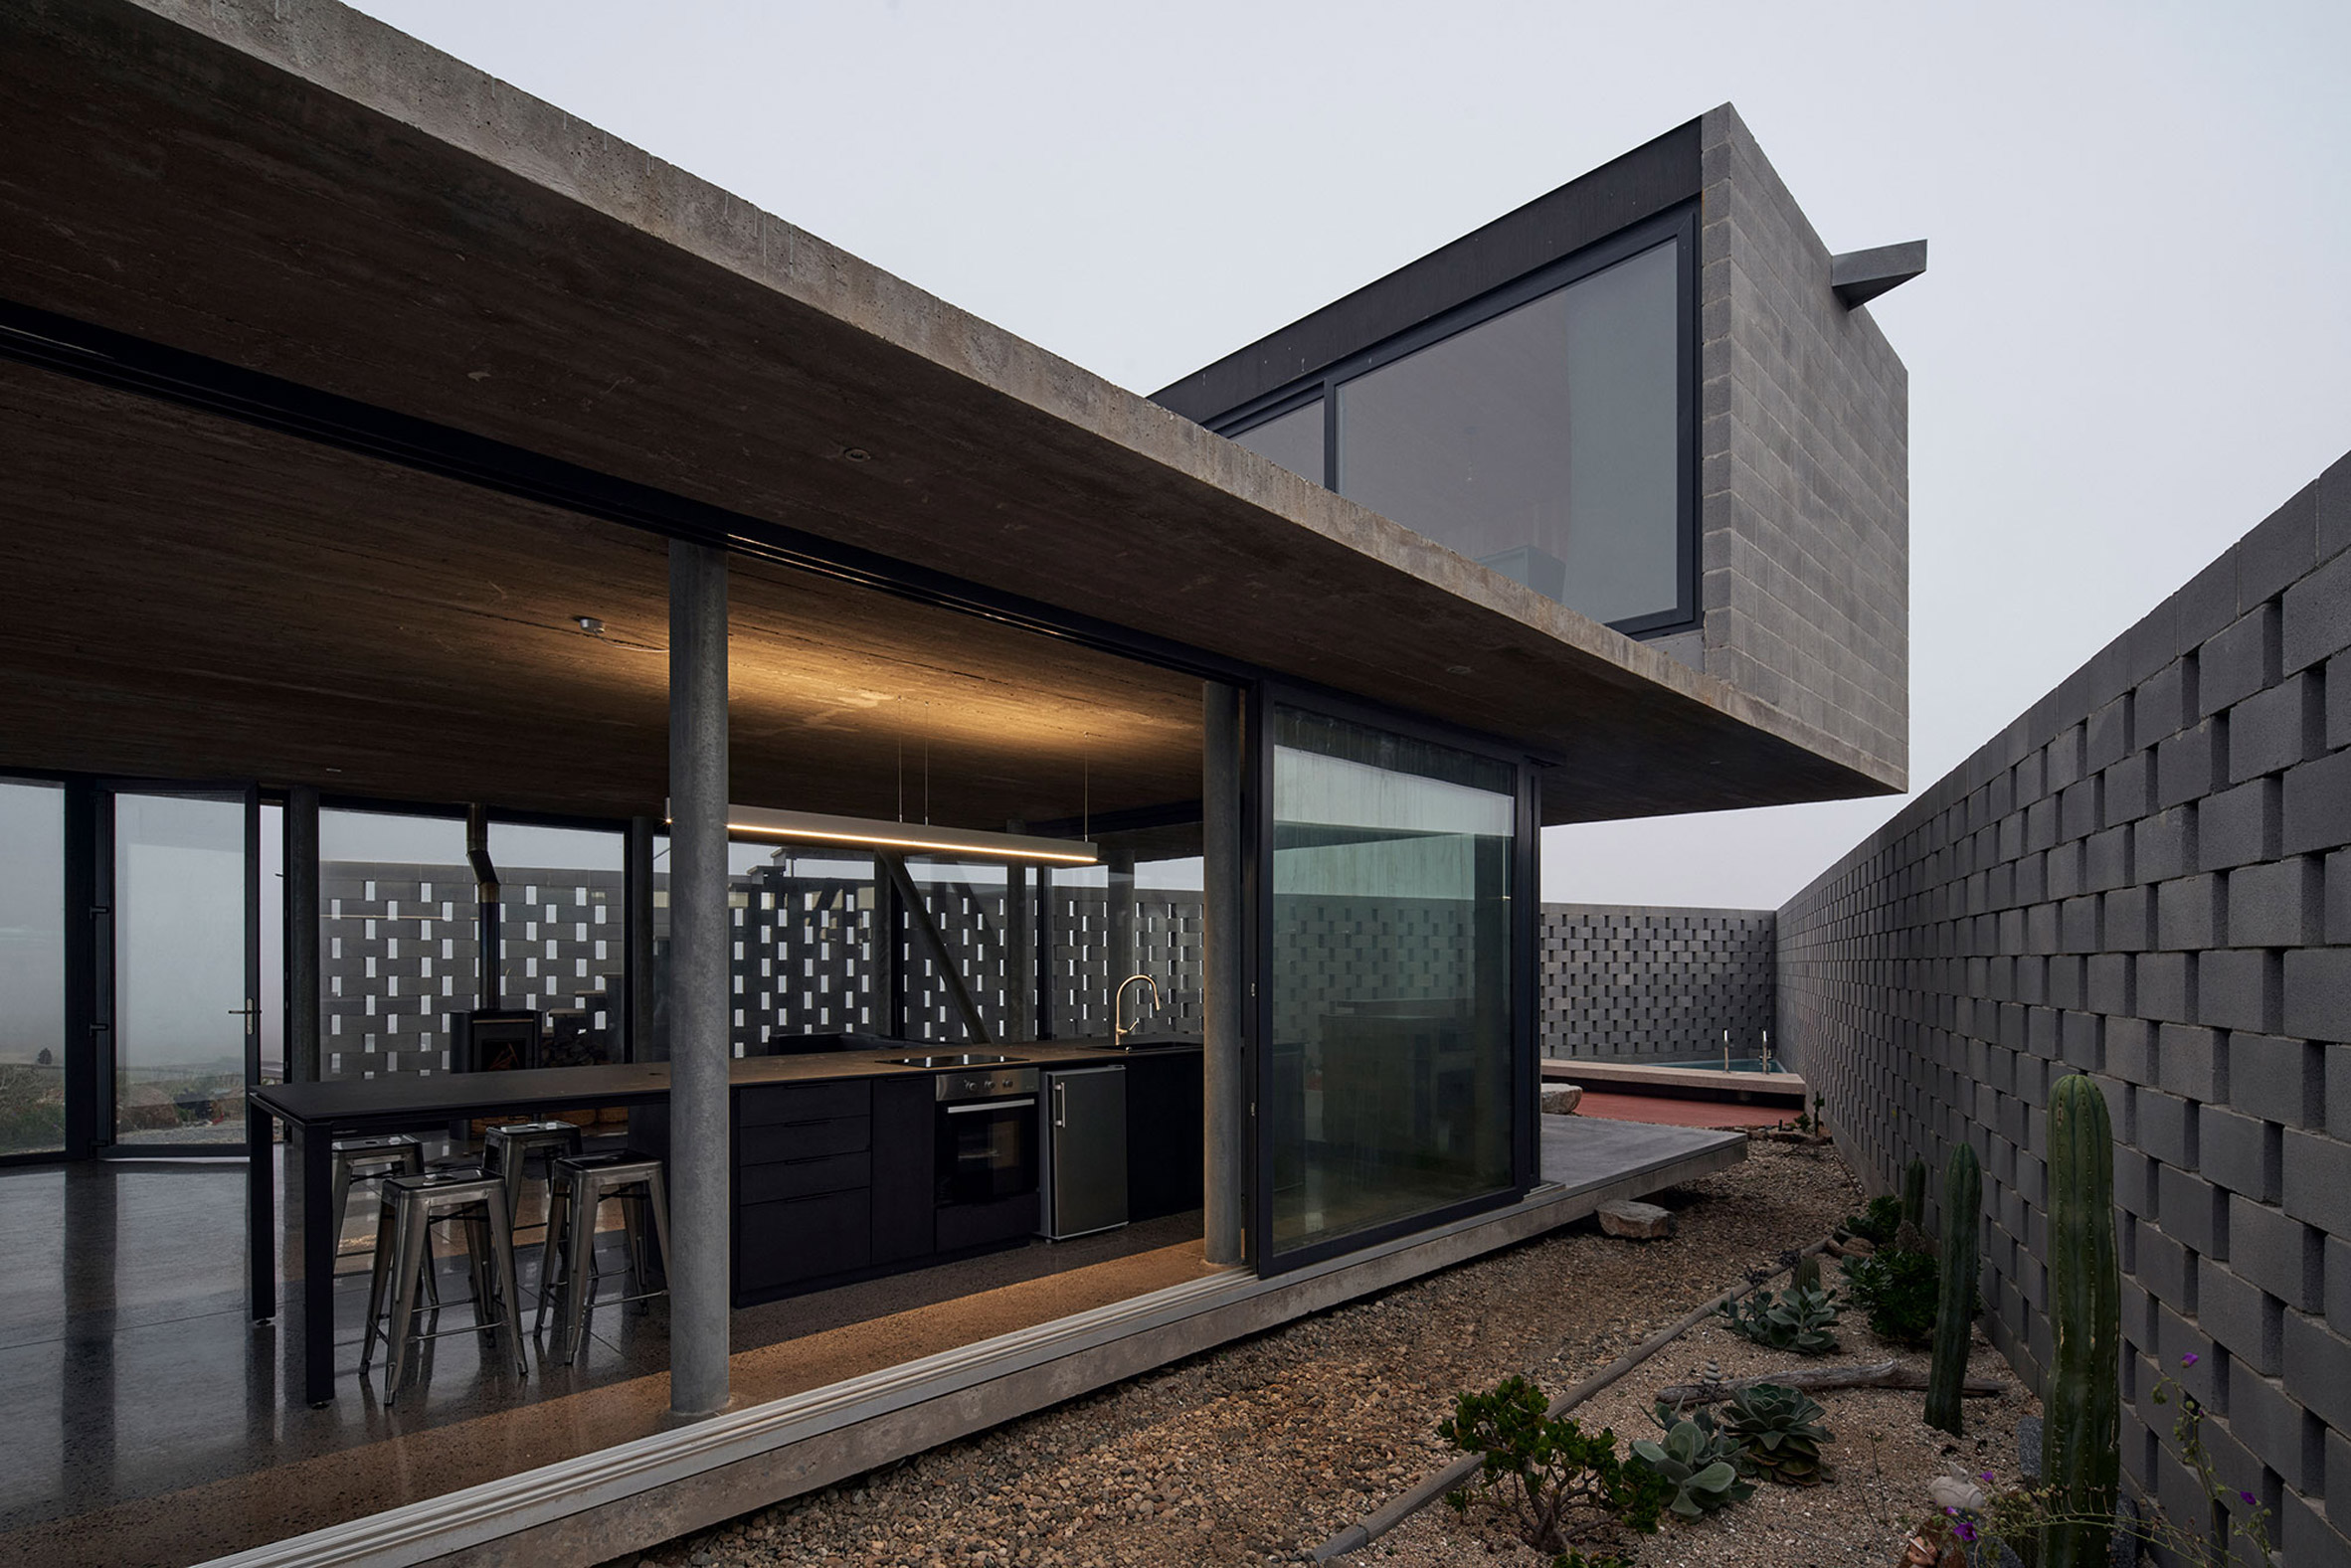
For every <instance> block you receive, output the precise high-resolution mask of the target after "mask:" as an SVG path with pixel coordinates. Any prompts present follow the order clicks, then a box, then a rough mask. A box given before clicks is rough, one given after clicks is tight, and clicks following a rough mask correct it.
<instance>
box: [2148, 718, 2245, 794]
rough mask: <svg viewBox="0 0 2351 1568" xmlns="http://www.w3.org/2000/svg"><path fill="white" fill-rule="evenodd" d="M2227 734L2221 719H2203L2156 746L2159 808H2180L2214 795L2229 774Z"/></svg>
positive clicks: (2156, 789) (2156, 785) (2165, 738)
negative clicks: (2225, 741) (2225, 740)
mask: <svg viewBox="0 0 2351 1568" xmlns="http://www.w3.org/2000/svg"><path fill="white" fill-rule="evenodd" d="M2226 731H2227V726H2226V725H2225V724H2223V723H2222V722H2221V721H2220V720H2218V719H2214V718H2200V719H2199V720H2198V721H2197V722H2196V723H2195V724H2194V725H2192V726H2191V727H2189V728H2188V729H2185V730H2182V731H2180V732H2179V733H2178V734H2177V735H2170V736H2166V737H2164V739H2163V740H2161V741H2159V742H2158V743H2156V747H2155V803H2156V804H2157V805H2159V806H2166V805H2179V804H2181V803H2183V802H2185V801H2189V800H2195V799H2200V798H2202V797H2203V796H2205V795H2208V794H2210V793H2212V792H2213V789H2214V788H2215V787H2216V786H2217V785H2219V784H2220V783H2221V782H2222V781H2223V780H2224V779H2225V778H2226V777H2227V774H2228V763H2229V760H2228V757H2227V755H2226V753H2225V750H2224V737H2225V734H2226Z"/></svg>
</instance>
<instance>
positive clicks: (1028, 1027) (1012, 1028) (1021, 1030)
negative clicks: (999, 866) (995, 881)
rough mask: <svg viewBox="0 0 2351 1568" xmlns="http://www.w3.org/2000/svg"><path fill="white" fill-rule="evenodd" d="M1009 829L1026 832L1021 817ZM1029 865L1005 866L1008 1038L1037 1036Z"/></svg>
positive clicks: (1005, 1012) (1005, 994)
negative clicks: (1030, 940)
mask: <svg viewBox="0 0 2351 1568" xmlns="http://www.w3.org/2000/svg"><path fill="white" fill-rule="evenodd" d="M1004 831H1005V832H1007V833H1025V832H1027V831H1028V824H1027V823H1026V822H1025V821H1022V820H1020V819H1018V818H1014V819H1013V820H1011V821H1009V822H1006V823H1005V824H1004ZM1028 887H1029V882H1028V867H1027V866H1025V865H1022V864H1021V863H1019V862H1018V861H1014V862H1013V863H1012V864H1010V865H1008V866H1006V867H1005V868H1004V1038H1005V1039H1006V1040H1033V1039H1035V1038H1036V1037H1037V1035H1036V957H1035V950H1034V949H1033V948H1031V947H1030V946H1029V936H1030V933H1031V932H1033V931H1034V930H1035V927H1034V926H1033V925H1032V924H1031V923H1030V919H1029V908H1028V903H1029V895H1028Z"/></svg>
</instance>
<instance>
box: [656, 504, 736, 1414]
mask: <svg viewBox="0 0 2351 1568" xmlns="http://www.w3.org/2000/svg"><path fill="white" fill-rule="evenodd" d="M669 941H670V954H669V1128H670V1136H669V1202H670V1214H669V1235H670V1259H671V1264H672V1273H671V1275H670V1277H669V1409H670V1414H671V1415H673V1416H676V1417H681V1418H692V1417H697V1416H708V1415H715V1414H716V1413H718V1412H719V1411H721V1410H724V1409H725V1408H726V1403H727V1354H728V1348H729V1346H728V1328H729V1324H728V1321H727V1310H728V1274H729V1268H730V1260H729V1258H728V1245H729V1238H728V1230H729V1227H728V1202H729V1194H728V1190H727V1183H728V1171H727V1120H728V1116H727V1111H728V1107H727V1060H728V1057H729V1055H730V1051H729V1048H728V1047H729V1032H728V1011H729V1005H728V1004H729V996H728V963H727V954H728V942H727V558H726V552H725V551H723V550H720V549H716V548H713V547H712V546H709V545H699V544H689V543H687V542H685V541H683V540H672V541H670V545H669Z"/></svg>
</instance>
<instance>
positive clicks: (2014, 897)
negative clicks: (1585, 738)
mask: <svg viewBox="0 0 2351 1568" xmlns="http://www.w3.org/2000/svg"><path fill="white" fill-rule="evenodd" d="M2347 551H2351V458H2346V459H2345V460H2343V461H2341V462H2338V463H2336V464H2335V465H2334V466H2333V467H2332V468H2330V469H2328V470H2327V472H2326V473H2325V474H2324V475H2323V476H2321V477H2320V478H2319V479H2318V480H2316V481H2315V482H2313V483H2312V484H2311V485H2310V486H2309V487H2307V488H2305V489H2304V490H2303V491H2302V492H2301V493H2300V494H2298V495H2296V496H2295V497H2294V498H2293V499H2292V500H2290V501H2288V502H2287V503H2286V504H2285V505H2284V506H2282V507H2280V508H2279V509H2278V510H2277V512H2276V513H2275V514H2274V515H2272V516H2271V517H2270V518H2269V519H2268V520H2267V521H2265V522H2263V523H2262V524H2261V526H2260V527H2258V528H2256V529H2254V530H2253V532H2251V533H2249V534H2247V535H2246V536H2245V537H2244V538H2243V539H2242V540H2240V541H2239V542H2238V543H2237V544H2236V545H2235V546H2234V547H2233V548H2232V549H2230V551H2229V552H2228V553H2227V554H2226V555H2224V556H2222V557H2221V558H2220V559H2219V560H2218V561H2216V562H2214V563H2213V564H2212V565H2211V566H2210V567H2209V568H2207V569H2206V570H2205V571H2204V572H2202V573H2201V574H2199V575H2198V576H2197V578H2196V579H2195V580H2194V581H2193V582H2191V583H2190V584H2188V586H2187V587H2185V588H2183V589H2181V590H2180V591H2179V592H2178V593H2177V594H2175V595H2173V596H2172V597H2171V598H2170V599H2169V600H2167V601H2166V602H2165V603H2164V604H2163V605H2162V606H2161V607H2160V608H2159V609H2158V610H2156V611H2155V612H2154V613H2153V614H2150V615H2149V616H2147V617H2146V619H2144V620H2142V621H2141V622H2139V624H2137V625H2136V626H2133V627H2132V628H2131V629H2130V630H2129V631H2127V632H2126V633H2124V634H2123V635H2122V636H2121V637H2119V638H2117V639H2116V640H2115V641H2114V642H2112V643H2110V644H2109V645H2108V646H2107V647H2106V648H2104V649H2103V650H2102V651H2100V652H2099V653H2098V654H2097V655H2096V656H2095V657H2094V658H2092V659H2091V660H2090V661H2089V662H2088V663H2087V664H2085V665H2083V666H2082V667H2081V668H2080V670H2077V671H2076V672H2075V673H2074V674H2073V675H2072V676H2070V677H2069V678H2068V679H2067V680H2066V681H2065V682H2064V683H2063V684H2062V685H2060V686H2059V687H2058V688H2057V689H2056V690H2055V691H2053V692H2051V693H2050V694H2049V695H2048V696H2047V697H2045V698H2043V699H2042V700H2041V701H2040V702H2039V703H2037V704H2035V705H2034V707H2033V709H2032V711H2031V712H2029V713H2027V714H2025V715H2024V716H2023V717H2022V718H2020V719H2018V720H2017V721H2016V722H2015V723H2014V724H2013V725H2011V726H2010V727H2009V728H2008V729H2007V731H2005V732H2004V733H2003V734H2002V735H2000V736H1999V738H1998V739H1996V740H1994V741H1993V742H1992V743H1991V744H1990V745H1988V746H1986V747H1984V748H1983V749H1982V750H1981V751H1979V752H1977V753H1976V754H1975V755H1974V756H1973V757H1971V758H1969V759H1968V760H1967V762H1966V763H1964V764H1963V765H1961V766H1960V767H1959V768H1958V769H1956V770H1954V771H1953V772H1952V773H1951V774H1949V775H1948V776H1946V777H1945V778H1943V779H1941V780H1939V781H1938V782H1936V783H1935V784H1932V785H1931V786H1929V787H1928V788H1927V789H1925V790H1924V791H1923V792H1922V793H1921V794H1920V795H1919V797H1918V798H1917V799H1915V800H1914V801H1912V802H1911V803H1910V805H1908V806H1907V807H1905V808H1904V809H1903V810H1902V811H1901V813H1900V814H1899V815H1898V816H1897V817H1896V818H1895V819H1894V820H1893V821H1892V822H1891V823H1889V824H1888V825H1887V827H1886V828H1885V829H1883V830H1882V831H1881V832H1879V833H1877V834H1876V835H1874V836H1873V837H1871V838H1870V839H1869V840H1868V841H1867V842H1865V843H1863V844H1862V845H1861V846H1860V847H1858V848H1857V849H1855V850H1854V851H1853V853H1852V854H1850V855H1848V856H1847V857H1846V858H1845V859H1844V860H1843V861H1841V862H1840V863H1839V864H1838V865H1836V866H1835V867H1834V868H1832V869H1831V870H1830V871H1829V872H1827V873H1826V874H1825V875H1823V876H1822V877H1821V878H1820V879H1819V880H1818V881H1817V882H1815V883H1814V884H1813V885H1812V886H1811V887H1809V888H1807V889H1805V891H1804V892H1802V893H1801V894H1799V895H1798V896H1797V897H1796V898H1795V899H1794V900H1792V901H1791V902H1790V903H1789V904H1787V905H1786V906H1785V907H1784V908H1783V909H1781V911H1780V912H1779V945H1780V967H1779V997H1780V1020H1781V1030H1782V1036H1783V1038H1784V1040H1785V1042H1786V1045H1787V1049H1788V1055H1789V1057H1790V1059H1791V1061H1792V1063H1793V1065H1795V1066H1796V1067H1797V1068H1798V1069H1799V1070H1800V1071H1802V1072H1803V1073H1804V1075H1805V1076H1806V1077H1807V1078H1808V1079H1810V1080H1811V1082H1812V1083H1813V1084H1814V1085H1815V1086H1816V1087H1817V1088H1819V1089H1820V1090H1821V1091H1822V1092H1824V1093H1825V1094H1826V1095H1827V1097H1828V1118H1829V1121H1830V1124H1831V1126H1832V1127H1833V1128H1834V1129H1835V1131H1836V1132H1837V1135H1838V1138H1839V1140H1840V1141H1841V1142H1842V1144H1843V1145H1844V1147H1845V1148H1846V1150H1847V1151H1848V1153H1849V1154H1850V1155H1851V1156H1852V1157H1853V1159H1854V1160H1855V1162H1856V1164H1857V1165H1858V1166H1859V1167H1860V1168H1861V1169H1863V1170H1864V1171H1865V1172H1867V1173H1868V1174H1869V1175H1870V1176H1872V1177H1874V1178H1875V1179H1876V1180H1877V1181H1879V1182H1881V1183H1891V1182H1892V1181H1893V1180H1894V1179H1895V1177H1896V1173H1897V1172H1898V1171H1899V1169H1900V1168H1901V1166H1902V1165H1903V1164H1904V1163H1905V1162H1906V1161H1908V1160H1909V1159H1910V1158H1911V1157H1912V1156H1914V1155H1915V1156H1922V1157H1924V1158H1925V1159H1926V1160H1928V1161H1929V1162H1930V1163H1931V1164H1933V1165H1934V1166H1936V1167H1937V1168H1938V1169H1939V1167H1940V1164H1941V1161H1942V1160H1943V1158H1944V1155H1945V1153H1946V1151H1947V1150H1948V1149H1949V1147H1950V1146H1951V1144H1952V1143H1953V1142H1954V1141H1956V1140H1960V1139H1964V1140H1966V1141H1967V1142H1968V1143H1970V1144H1972V1145H1973V1146H1974V1148H1975V1150H1976V1153H1977V1155H1978V1157H1979V1158H1981V1160H1982V1161H1983V1166H1984V1171H1985V1175H1986V1178H1987V1180H1988V1182H1989V1186H1988V1189H1987V1195H1986V1204H1985V1236H1984V1240H1985V1245H1984V1259H1985V1272H1984V1279H1983V1291H1984V1297H1985V1300H1986V1302H1987V1304H1988V1305H1989V1307H1990V1312H1991V1317H1990V1325H1991V1330H1992V1332H1993V1335H1994V1337H1995V1338H1996V1339H1997V1340H1998V1342H1999V1343H2000V1345H2001V1347H2002V1349H2003V1350H2004V1351H2006V1352H2007V1354H2008V1356H2009V1358H2010V1359H2011V1360H2012V1361H2013V1362H2015V1363H2016V1364H2017V1366H2018V1367H2019V1368H2020V1369H2021V1370H2023V1371H2025V1372H2026V1373H2027V1374H2028V1375H2030V1376H2033V1377H2035V1378H2038V1376H2039V1374H2040V1372H2041V1370H2042V1369H2043V1368H2045V1367H2046V1366H2047V1364H2048V1362H2049V1358H2050V1354H2051V1337H2050V1326H2049V1320H2048V1317H2047V1315H2046V1304H2047V1301H2048V1270H2047V1265H2048V1227H2047V1224H2046V1221H2045V1219H2044V1210H2045V1204H2046V1201H2047V1179H2046V1172H2045V1169H2044V1166H2043V1163H2042V1157H2041V1156H2042V1151H2043V1149H2044V1148H2045V1147H2046V1132H2047V1127H2046V1108H2047V1106H2048V1104H2049V1086H2050V1084H2051V1083H2052V1082H2053V1081H2054V1080H2055V1079H2057V1078H2058V1077H2060V1076H2062V1075H2064V1074H2067V1073H2077V1072H2079V1073H2087V1074H2090V1075H2093V1076H2094V1077H2095V1078H2096V1080H2097V1082H2098V1084H2099V1085H2100V1087H2101V1088H2102V1089H2103V1090H2104V1092H2105V1096H2106V1100H2107V1104H2108V1106H2109V1107H2110V1109H2111V1111H2112V1114H2113V1119H2114V1129H2115V1134H2116V1137H2117V1140H2118V1145H2119V1146H2118V1148H2117V1152H2116V1159H2115V1169H2114V1190H2115V1197H2116V1205H2117V1209H2118V1216H2117V1220H2118V1228H2119V1244H2120V1248H2121V1259H2122V1269H2123V1291H2122V1297H2123V1308H2122V1330H2123V1336H2124V1338H2125V1340H2126V1342H2127V1353H2126V1357H2125V1365H2124V1372H2123V1382H2124V1396H2125V1399H2126V1401H2127V1404H2126V1413H2125V1433H2124V1441H2123V1462H2124V1466H2125V1470H2126V1472H2127V1474H2128V1476H2129V1477H2130V1478H2131V1479H2132V1481H2134V1482H2135V1483H2136V1484H2137V1485H2139V1486H2140V1487H2141V1488H2142V1489H2144V1490H2148V1491H2152V1492H2153V1493H2154V1494H2155V1495H2156V1496H2158V1497H2159V1498H2160V1499H2161V1500H2162V1501H2163V1502H2164V1503H2165V1505H2166V1506H2167V1507H2168V1508H2169V1509H2170V1510H2171V1511H2172V1514H2173V1516H2174V1517H2175V1518H2189V1517H2194V1518H2210V1517H2212V1509H2211V1508H2210V1507H2209V1506H2208V1505H2206V1504H2205V1503H2204V1502H2203V1501H2202V1500H2201V1499H2200V1498H2198V1497H2197V1496H2196V1495H2195V1494H2194V1491H2193V1488H2192V1487H2191V1485H2190V1482H2189V1477H2188V1475H2187V1473H2186V1472H2185V1471H2184V1470H2183V1469H2182V1467H2181V1466H2180V1465H2178V1464H2177V1463H2176V1462H2175V1461H2173V1460H2172V1459H2170V1458H2168V1457H2167V1456H2166V1453H2165V1445H2166V1444H2167V1443H2168V1435H2169V1433H2170V1430H2171V1425H2172V1419H2173V1417H2174V1415H2175V1414H2176V1413H2177V1409H2178V1407H2177V1405H2176V1404H2174V1405H2171V1406H2157V1405H2155V1404H2153V1403H2152V1401H2151V1399H2150V1394H2151V1392H2152V1389H2153V1386H2154V1382H2155V1380H2156V1378H2157V1377H2159V1376H2162V1375H2166V1374H2168V1375H2171V1376H2174V1377H2177V1378H2179V1379H2180V1380H2181V1381H2182V1382H2184V1383H2186V1384H2187V1385H2188V1387H2189V1388H2190V1389H2191V1390H2193V1392H2194V1393H2195V1395H2196V1396H2197V1398H2198V1399H2199V1400H2201V1401H2202V1402H2203V1404H2204V1408H2205V1409H2206V1411H2207V1412H2208V1413H2209V1419H2208V1420H2207V1422H2206V1424H2205V1435H2206V1439H2207V1442H2208V1444H2209V1446H2210V1448H2211V1450H2212V1455H2213V1459H2214V1462H2215V1464H2216V1465H2217V1467H2218V1471H2219V1474H2220V1476H2221V1477H2222V1478H2223V1479H2224V1481H2226V1483H2227V1485H2228V1486H2229V1487H2231V1488H2232V1490H2233V1491H2234V1489H2240V1488H2241V1489H2244V1490H2248V1491H2252V1492H2254V1493H2255V1495H2256V1496H2257V1497H2258V1498H2260V1499H2261V1501H2262V1502H2263V1503H2265V1504H2267V1505H2268V1506H2269V1507H2271V1508H2273V1509H2275V1510H2276V1525H2275V1529H2276V1532H2277V1534H2278V1536H2279V1538H2280V1539H2281V1540H2282V1542H2283V1545H2284V1548H2285V1552H2286V1560H2287V1561H2288V1562H2290V1563H2292V1564H2294V1565H2295V1568H2305V1565H2308V1568H2316V1565H2321V1564H2329V1565H2332V1564H2346V1563H2351V847H2347V846H2351V553H2347ZM2191 1354H2192V1355H2194V1356H2195V1357H2196V1358H2197V1359H2196V1361H2195V1363H2194V1365H2193V1366H2184V1365H2183V1357H2186V1356H2188V1355H2191ZM2240 1511H2242V1510H2240Z"/></svg>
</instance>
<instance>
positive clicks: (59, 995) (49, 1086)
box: [0, 780, 66, 1154]
mask: <svg viewBox="0 0 2351 1568" xmlns="http://www.w3.org/2000/svg"><path fill="white" fill-rule="evenodd" d="M65 853H66V792H65V790H64V789H62V788H60V787H59V786H58V785H56V784H33V783H26V782H22V781H17V780H6V781H0V1154H33V1153H45V1152H47V1151H49V1150H51V1149H62V1148H64V1147H65V1146H66V890H65Z"/></svg>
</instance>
